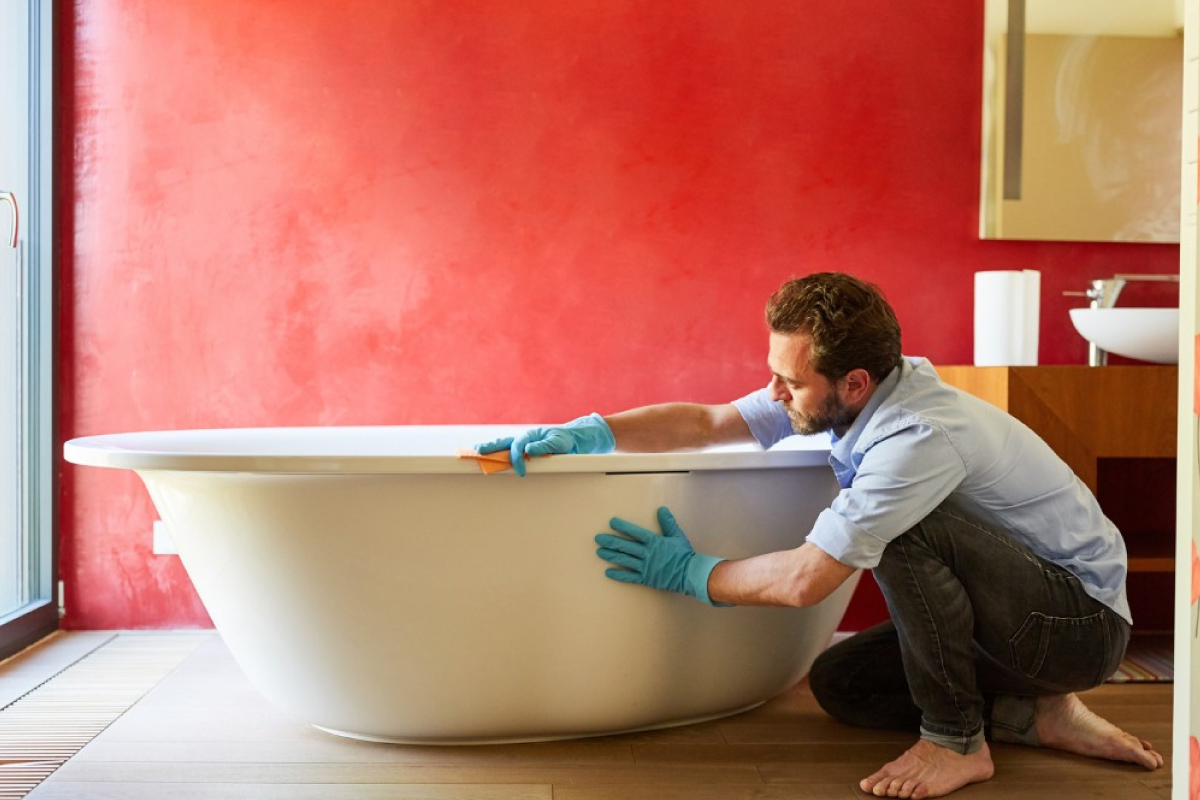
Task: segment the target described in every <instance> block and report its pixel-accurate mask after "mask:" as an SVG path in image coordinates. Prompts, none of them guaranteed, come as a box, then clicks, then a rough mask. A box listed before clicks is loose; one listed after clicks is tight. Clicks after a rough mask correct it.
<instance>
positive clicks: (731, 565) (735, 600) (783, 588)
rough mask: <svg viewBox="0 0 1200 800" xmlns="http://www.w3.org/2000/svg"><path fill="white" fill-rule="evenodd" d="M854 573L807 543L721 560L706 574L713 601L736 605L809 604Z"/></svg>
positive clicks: (850, 568) (823, 597) (815, 601)
mask: <svg viewBox="0 0 1200 800" xmlns="http://www.w3.org/2000/svg"><path fill="white" fill-rule="evenodd" d="M854 572H855V569H854V568H853V567H848V566H846V565H845V564H843V563H842V562H840V561H838V560H837V559H835V558H833V557H832V556H830V555H828V554H827V553H826V552H825V551H824V550H822V549H820V548H819V547H817V546H816V545H814V544H809V543H807V542H806V543H805V544H803V545H801V546H800V547H799V548H797V549H796V550H783V551H780V552H777V553H767V554H766V555H761V556H754V557H753V558H747V559H742V560H740V561H722V562H721V563H720V564H717V566H716V567H715V568H714V569H713V571H712V574H711V575H709V578H708V594H709V597H710V598H711V599H712V601H713V602H718V603H732V604H734V605H739V606H793V607H795V606H811V605H816V604H817V603H819V602H821V601H822V600H824V599H825V598H826V597H828V596H829V595H830V594H831V593H832V592H833V590H834V589H836V588H837V587H839V586H841V585H842V583H844V582H845V580H846V579H847V578H849V577H850V576H851V575H853V574H854Z"/></svg>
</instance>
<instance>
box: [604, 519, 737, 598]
mask: <svg viewBox="0 0 1200 800" xmlns="http://www.w3.org/2000/svg"><path fill="white" fill-rule="evenodd" d="M658 524H659V527H661V528H662V536H659V535H658V534H657V533H654V532H653V531H648V530H646V529H645V528H643V527H641V526H639V525H634V524H633V523H632V522H628V521H626V520H623V519H621V518H620V517H613V519H612V521H611V522H609V525H611V526H612V529H613V530H614V531H617V532H618V533H622V534H624V536H614V535H613V534H611V533H601V534H599V535H598V536H596V544H598V545H600V549H599V550H597V551H596V553H597V555H599V556H600V557H601V558H602V559H604V560H605V561H607V562H609V563H611V564H614V565H615V568H614V569H608V570H605V572H604V574H605V575H607V576H608V577H610V578H612V579H613V580H614V581H621V582H622V583H640V584H642V585H643V586H649V587H650V588H652V589H662V590H663V591H667V592H677V593H679V594H686V595H688V596H689V597H695V598H696V599H697V600H702V601H704V602H705V603H708V604H709V605H710V606H715V605H720V606H725V605H727V604H726V603H714V602H713V601H712V599H711V598H709V596H708V576H709V575H710V574H712V571H713V567H715V566H717V564H720V563H721V562H722V561H724V560H725V559H723V558H717V557H715V556H706V555H704V554H703V553H697V552H696V551H695V550H694V549H693V548H692V543H691V542H689V541H688V538H687V536H686V535H684V533H683V530H682V529H681V528H680V527H679V523H678V522H676V521H675V517H674V515H672V514H671V512H670V511H669V510H668V509H667V508H666V507H665V506H664V507H662V508H660V509H658Z"/></svg>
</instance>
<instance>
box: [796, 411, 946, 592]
mask: <svg viewBox="0 0 1200 800" xmlns="http://www.w3.org/2000/svg"><path fill="white" fill-rule="evenodd" d="M965 475H966V466H965V465H964V463H963V459H962V457H961V455H960V454H959V453H958V451H957V450H956V449H955V448H954V447H953V446H952V444H951V443H950V440H949V439H948V437H947V436H946V435H945V433H944V432H943V431H942V430H940V429H939V428H936V427H934V426H931V425H928V424H925V423H920V424H914V425H911V426H908V427H904V428H902V429H900V430H898V431H896V432H894V433H892V434H890V435H888V436H886V437H883V438H881V439H879V440H877V441H875V442H874V443H873V444H871V445H870V446H868V447H867V448H865V449H864V451H863V452H862V454H861V461H860V463H859V465H858V469H857V472H856V474H855V476H854V479H853V481H852V482H851V484H850V485H849V486H848V487H846V488H843V489H842V491H841V492H840V493H839V494H838V496H837V497H836V498H835V499H834V501H833V503H832V504H831V505H830V507H829V508H828V509H826V510H825V511H823V512H821V514H820V515H819V516H818V517H817V521H816V523H815V524H814V525H813V529H812V531H811V532H810V533H809V535H808V541H809V542H811V543H813V544H815V545H816V546H817V547H820V548H821V549H822V550H824V551H825V552H826V553H828V554H829V555H830V556H832V557H834V558H836V559H837V560H838V561H840V562H842V563H843V564H845V565H847V566H850V567H856V568H859V569H873V568H874V567H876V566H877V565H878V564H879V559H880V558H881V557H882V555H883V550H884V548H885V547H887V546H888V544H889V543H890V542H891V541H892V540H893V539H895V538H896V537H897V536H899V535H900V534H902V533H904V532H905V531H907V530H909V529H910V528H912V527H913V526H915V525H916V524H917V523H918V522H920V521H921V520H922V519H924V518H925V517H926V516H928V515H929V513H930V512H931V511H933V509H935V508H937V506H938V505H939V504H941V502H942V501H943V500H945V499H946V498H947V497H948V496H949V495H950V493H951V492H952V491H953V490H954V488H955V487H956V486H958V484H959V483H960V482H961V481H962V479H963V477H964V476H965Z"/></svg>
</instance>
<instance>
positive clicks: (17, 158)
mask: <svg viewBox="0 0 1200 800" xmlns="http://www.w3.org/2000/svg"><path fill="white" fill-rule="evenodd" d="M29 45H30V42H29V16H28V5H27V4H26V3H25V2H5V3H0V192H9V193H11V194H10V195H6V196H10V197H12V198H14V199H15V202H7V201H4V202H0V616H5V615H7V614H9V613H10V612H12V611H14V610H15V609H17V608H19V607H21V606H23V605H25V603H26V602H28V601H29V599H30V598H29V596H28V595H29V591H28V589H29V587H28V581H27V580H26V573H27V571H28V558H27V557H26V555H27V547H26V545H25V542H24V538H25V536H24V534H25V527H26V526H25V525H24V524H23V519H22V518H23V516H24V513H23V511H24V506H25V503H24V498H23V491H22V485H23V480H22V473H23V470H22V461H23V460H24V455H25V447H24V442H25V436H24V435H23V431H24V427H25V426H26V424H27V423H28V420H27V419H26V418H25V416H26V415H25V414H24V413H23V405H24V402H23V395H24V391H23V390H24V384H25V381H24V379H23V375H24V367H25V359H24V357H23V355H24V354H23V352H22V350H23V348H22V343H23V340H24V338H25V337H24V324H25V315H24V313H22V312H23V309H22V305H23V299H24V292H23V288H24V287H23V284H24V282H25V281H24V275H23V274H22V267H23V265H22V263H21V259H20V254H21V249H20V248H19V247H17V248H13V247H10V244H11V238H12V226H13V225H14V224H16V215H15V211H14V209H16V208H19V209H21V210H22V211H23V210H24V207H25V204H26V202H27V201H28V198H29V174H30V163H29V162H30V147H29V138H30V137H29V132H30V107H29V100H30V91H29V74H30V71H29V53H30V46H29ZM18 232H19V234H20V235H19V237H18V244H20V243H21V242H22V241H23V240H24V239H25V238H26V236H27V231H25V230H20V229H18Z"/></svg>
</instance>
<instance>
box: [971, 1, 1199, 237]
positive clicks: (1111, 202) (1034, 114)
mask: <svg viewBox="0 0 1200 800" xmlns="http://www.w3.org/2000/svg"><path fill="white" fill-rule="evenodd" d="M984 37H985V38H984V47H983V51H984V65H983V83H984V85H983V128H982V130H983V148H982V180H981V184H980V195H981V196H980V226H979V232H980V236H981V237H982V238H984V239H1039V240H1063V241H1084V242H1100V241H1118V242H1178V241H1179V210H1180V180H1179V179H1180V151H1181V131H1182V119H1181V117H1182V108H1183V0H985V21H984Z"/></svg>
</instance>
